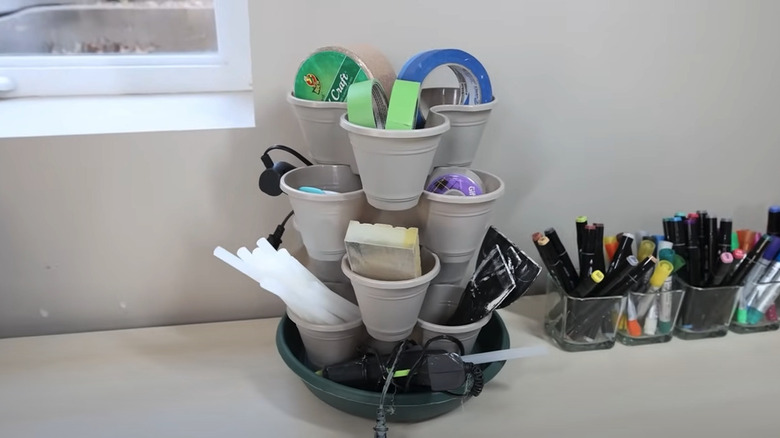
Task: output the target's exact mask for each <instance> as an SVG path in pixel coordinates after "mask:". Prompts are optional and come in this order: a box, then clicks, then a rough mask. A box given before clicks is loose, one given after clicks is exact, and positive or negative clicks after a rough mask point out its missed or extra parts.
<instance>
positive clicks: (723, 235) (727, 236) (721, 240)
mask: <svg viewBox="0 0 780 438" xmlns="http://www.w3.org/2000/svg"><path fill="white" fill-rule="evenodd" d="M731 227H732V222H731V219H721V220H720V229H719V230H718V252H719V254H723V253H724V252H731Z"/></svg>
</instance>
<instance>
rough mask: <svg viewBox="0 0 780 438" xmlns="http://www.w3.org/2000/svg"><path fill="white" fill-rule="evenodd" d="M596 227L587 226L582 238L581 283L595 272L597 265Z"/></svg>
mask: <svg viewBox="0 0 780 438" xmlns="http://www.w3.org/2000/svg"><path fill="white" fill-rule="evenodd" d="M596 246H597V245H596V226H595V225H585V231H584V234H583V236H582V252H580V277H579V278H580V281H582V279H585V278H587V277H590V274H592V273H593V271H595V270H596V269H595V267H594V266H595V263H596Z"/></svg>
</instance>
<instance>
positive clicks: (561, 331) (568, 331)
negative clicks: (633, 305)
mask: <svg viewBox="0 0 780 438" xmlns="http://www.w3.org/2000/svg"><path fill="white" fill-rule="evenodd" d="M622 304H623V297H622V296H616V297H601V298H575V297H572V296H570V295H568V294H567V293H566V292H564V291H563V288H561V287H560V285H558V283H557V282H556V281H555V280H553V279H552V277H550V276H549V274H548V276H547V306H546V308H545V317H544V329H545V332H546V333H547V334H548V335H549V336H550V337H551V338H552V340H553V341H554V342H555V344H556V345H558V347H559V348H561V349H562V350H564V351H591V350H606V349H609V348H612V347H613V346H615V335H616V329H617V324H618V320H619V319H620V312H621V309H622V308H623V306H622Z"/></svg>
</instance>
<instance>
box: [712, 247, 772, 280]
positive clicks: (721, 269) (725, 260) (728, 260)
mask: <svg viewBox="0 0 780 438" xmlns="http://www.w3.org/2000/svg"><path fill="white" fill-rule="evenodd" d="M733 262H734V256H733V255H731V253H730V252H724V253H722V254H721V255H720V257H718V260H717V262H716V263H715V269H714V270H713V275H712V279H711V280H710V283H709V285H710V287H717V286H720V284H721V283H723V280H724V279H725V278H726V275H728V273H729V271H731V264H732V263H733ZM778 267H780V265H779V266H778Z"/></svg>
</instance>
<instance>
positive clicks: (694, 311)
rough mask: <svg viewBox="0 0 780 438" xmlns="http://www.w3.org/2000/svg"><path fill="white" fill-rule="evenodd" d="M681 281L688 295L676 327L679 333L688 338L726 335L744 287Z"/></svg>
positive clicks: (685, 296) (675, 331) (676, 331)
mask: <svg viewBox="0 0 780 438" xmlns="http://www.w3.org/2000/svg"><path fill="white" fill-rule="evenodd" d="M679 281H680V284H681V286H682V288H683V290H685V295H684V297H683V300H682V305H681V307H680V314H679V315H678V317H677V323H676V324H675V327H674V334H675V336H677V337H678V338H680V339H686V340H694V339H705V338H718V337H721V336H726V335H727V334H728V331H729V324H730V322H731V317H732V315H733V314H734V310H735V308H736V304H737V294H738V292H739V289H740V287H739V286H718V287H696V286H691V285H689V284H688V283H686V282H685V281H683V280H679Z"/></svg>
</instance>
